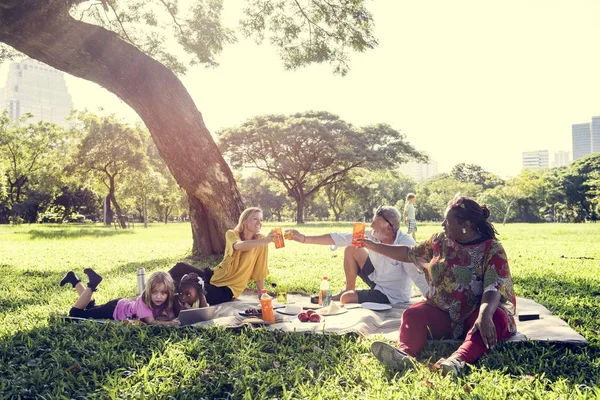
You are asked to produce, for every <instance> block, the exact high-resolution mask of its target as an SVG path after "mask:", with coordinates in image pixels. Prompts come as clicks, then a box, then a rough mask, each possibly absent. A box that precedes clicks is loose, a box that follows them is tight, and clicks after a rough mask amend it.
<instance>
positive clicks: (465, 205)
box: [448, 194, 498, 239]
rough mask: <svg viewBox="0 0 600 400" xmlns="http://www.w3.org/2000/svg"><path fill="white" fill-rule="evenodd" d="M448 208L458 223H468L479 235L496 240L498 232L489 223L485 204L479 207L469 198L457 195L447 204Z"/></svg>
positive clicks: (488, 214)
mask: <svg viewBox="0 0 600 400" xmlns="http://www.w3.org/2000/svg"><path fill="white" fill-rule="evenodd" d="M448 208H449V209H451V210H453V211H454V213H455V215H456V218H457V219H458V220H459V221H470V222H471V225H473V227H474V228H475V229H477V230H478V231H479V232H480V233H481V234H483V235H487V236H489V237H491V238H492V239H496V235H497V234H498V231H496V228H494V225H493V224H492V223H491V222H490V221H489V218H490V210H489V209H488V208H487V206H486V205H485V204H483V205H479V203H477V202H476V201H475V200H473V199H471V198H470V197H466V196H461V195H459V194H457V195H456V196H454V198H453V199H452V200H450V201H449V202H448Z"/></svg>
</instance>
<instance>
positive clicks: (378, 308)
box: [360, 302, 392, 311]
mask: <svg viewBox="0 0 600 400" xmlns="http://www.w3.org/2000/svg"><path fill="white" fill-rule="evenodd" d="M360 306H361V307H362V308H366V309H367V310H372V311H385V310H391V309H392V306H391V305H389V304H381V303H370V302H367V303H361V304H360Z"/></svg>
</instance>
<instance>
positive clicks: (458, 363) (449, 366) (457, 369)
mask: <svg viewBox="0 0 600 400" xmlns="http://www.w3.org/2000/svg"><path fill="white" fill-rule="evenodd" d="M435 365H436V366H439V368H440V369H441V370H442V375H443V376H447V375H450V376H454V377H458V376H461V375H462V374H463V373H464V372H465V365H466V363H465V362H464V361H463V360H461V359H460V356H458V355H455V354H453V355H451V356H450V357H448V358H441V359H439V360H438V362H437V363H435Z"/></svg>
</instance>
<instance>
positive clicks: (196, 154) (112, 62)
mask: <svg viewBox="0 0 600 400" xmlns="http://www.w3.org/2000/svg"><path fill="white" fill-rule="evenodd" d="M76 2H77V1H76V0H73V1H66V0H48V1H39V0H21V1H19V2H12V4H11V5H10V6H8V5H7V6H4V7H3V8H0V41H1V42H3V43H6V44H8V45H9V46H12V47H13V48H15V49H16V50H18V51H20V52H22V53H24V54H26V55H28V56H30V57H32V58H34V59H36V60H39V61H41V62H43V63H46V64H48V65H50V66H52V67H54V68H56V69H59V70H61V71H65V72H67V73H69V74H71V75H74V76H77V77H80V78H83V79H86V80H89V81H92V82H95V83H97V84H99V85H101V86H103V87H104V88H106V89H108V90H110V91H111V92H112V93H114V94H116V95H117V96H118V97H119V98H120V99H122V100H123V101H124V102H126V103H127V104H129V105H130V106H131V107H132V108H133V109H134V110H135V111H136V112H137V113H138V114H139V116H140V117H141V118H142V120H143V121H144V123H145V124H146V126H147V127H148V130H149V131H150V134H151V135H152V138H153V140H154V143H156V147H157V148H158V151H159V153H160V155H161V157H162V158H163V159H164V160H165V162H166V164H167V166H168V167H169V170H170V171H171V173H172V174H173V176H174V177H175V179H176V180H177V183H178V184H179V185H180V186H181V187H182V188H184V189H185V190H186V192H187V193H188V196H189V197H191V200H192V201H190V203H191V207H194V208H192V209H190V218H191V219H192V232H193V235H194V255H196V256H198V255H202V254H212V253H220V252H222V251H223V249H224V242H223V238H224V235H225V231H226V230H227V229H230V228H232V227H233V226H235V222H236V220H237V218H238V216H239V214H240V213H241V211H242V209H243V203H242V199H241V196H240V194H239V192H238V190H237V187H236V184H235V180H234V178H233V175H232V173H231V170H230V169H229V167H228V166H227V164H226V163H225V161H224V159H223V157H222V155H221V153H220V152H219V150H218V148H217V146H216V144H215V143H214V141H213V139H212V138H211V136H210V133H209V132H208V129H207V128H206V126H205V125H204V121H203V119H202V115H201V114H200V112H199V111H198V109H197V108H196V106H195V104H194V102H193V100H192V98H191V97H190V95H189V94H188V92H187V91H186V89H185V87H184V86H183V84H182V83H181V81H180V80H179V79H178V78H177V77H176V76H175V74H173V72H171V71H170V70H169V69H167V68H166V67H165V66H164V65H162V64H161V63H159V62H157V61H156V60H154V59H152V58H151V57H148V56H147V55H145V54H144V53H143V52H141V51H140V50H138V49H137V48H136V47H134V46H132V45H130V44H129V43H127V42H125V41H123V40H121V39H120V38H119V36H118V35H116V34H115V33H114V32H111V31H108V30H106V29H104V28H101V27H98V26H95V25H90V24H87V23H85V22H81V21H77V20H75V19H73V18H72V17H71V16H70V15H69V13H68V11H69V7H70V5H71V4H73V3H76ZM209 232H214V234H215V235H216V236H220V237H221V240H215V239H214V237H212V236H211V234H210V233H209ZM199 242H206V245H196V244H197V243H199Z"/></svg>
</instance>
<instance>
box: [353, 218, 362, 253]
mask: <svg viewBox="0 0 600 400" xmlns="http://www.w3.org/2000/svg"><path fill="white" fill-rule="evenodd" d="M364 238H365V223H364V222H355V223H354V226H353V229H352V246H355V247H363V244H362V243H360V242H357V241H356V239H364Z"/></svg>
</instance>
